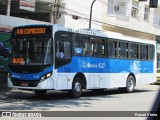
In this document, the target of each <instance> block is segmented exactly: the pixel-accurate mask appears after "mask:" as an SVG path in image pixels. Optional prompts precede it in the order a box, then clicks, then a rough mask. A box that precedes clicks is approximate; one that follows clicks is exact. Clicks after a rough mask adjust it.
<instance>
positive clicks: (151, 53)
mask: <svg viewBox="0 0 160 120" xmlns="http://www.w3.org/2000/svg"><path fill="white" fill-rule="evenodd" d="M148 59H149V60H153V59H154V46H153V45H149V47H148Z"/></svg>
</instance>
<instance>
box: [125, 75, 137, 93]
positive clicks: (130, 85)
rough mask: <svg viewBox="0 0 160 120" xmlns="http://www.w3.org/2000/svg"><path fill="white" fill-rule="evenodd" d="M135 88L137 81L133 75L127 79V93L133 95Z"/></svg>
mask: <svg viewBox="0 0 160 120" xmlns="http://www.w3.org/2000/svg"><path fill="white" fill-rule="evenodd" d="M134 87H135V80H134V77H133V76H132V75H130V76H129V77H128V78H127V82H126V91H127V92H128V93H132V92H133V91H134Z"/></svg>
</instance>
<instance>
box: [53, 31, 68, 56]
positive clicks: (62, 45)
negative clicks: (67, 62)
mask: <svg viewBox="0 0 160 120" xmlns="http://www.w3.org/2000/svg"><path fill="white" fill-rule="evenodd" d="M56 58H60V59H68V58H71V45H70V39H69V34H68V33H67V32H61V33H60V34H59V36H58V39H57V41H56Z"/></svg>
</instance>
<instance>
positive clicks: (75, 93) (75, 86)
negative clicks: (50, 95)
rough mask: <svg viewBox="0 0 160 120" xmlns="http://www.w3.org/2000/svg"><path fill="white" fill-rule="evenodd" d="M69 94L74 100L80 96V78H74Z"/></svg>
mask: <svg viewBox="0 0 160 120" xmlns="http://www.w3.org/2000/svg"><path fill="white" fill-rule="evenodd" d="M70 94H71V96H72V97H74V98H79V97H80V96H81V94H82V82H81V78H80V77H75V78H74V80H73V83H72V90H71V91H70Z"/></svg>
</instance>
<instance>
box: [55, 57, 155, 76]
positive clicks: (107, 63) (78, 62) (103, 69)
mask: <svg viewBox="0 0 160 120" xmlns="http://www.w3.org/2000/svg"><path fill="white" fill-rule="evenodd" d="M58 72H62V73H67V72H72V73H73V72H74V73H75V72H83V73H153V61H143V60H141V61H139V60H127V59H111V58H89V57H76V56H75V57H73V58H72V61H71V63H69V64H67V65H65V66H63V67H60V68H58Z"/></svg>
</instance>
